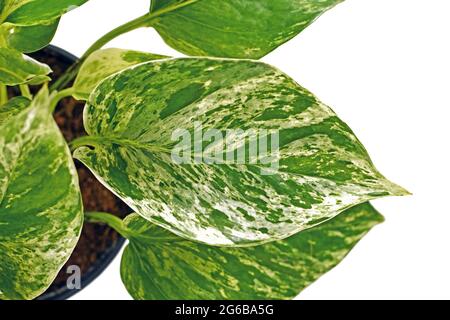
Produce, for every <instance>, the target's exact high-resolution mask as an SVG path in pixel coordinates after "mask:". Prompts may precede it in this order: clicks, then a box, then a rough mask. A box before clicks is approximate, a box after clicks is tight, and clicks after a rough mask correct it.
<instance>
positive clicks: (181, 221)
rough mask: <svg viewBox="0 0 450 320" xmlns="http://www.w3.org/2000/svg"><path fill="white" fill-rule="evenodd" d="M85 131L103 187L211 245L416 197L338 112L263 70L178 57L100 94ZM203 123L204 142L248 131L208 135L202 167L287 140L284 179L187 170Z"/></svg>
mask: <svg viewBox="0 0 450 320" xmlns="http://www.w3.org/2000/svg"><path fill="white" fill-rule="evenodd" d="M84 122H85V128H86V130H87V132H88V134H89V135H90V137H88V138H86V139H85V140H84V143H85V144H86V145H90V146H91V147H87V146H81V147H80V148H78V149H77V150H76V151H75V153H74V156H75V157H76V158H77V159H79V160H81V161H82V162H83V163H84V164H86V165H87V166H88V167H89V168H90V169H91V170H92V171H93V172H94V174H95V175H96V176H97V177H98V178H99V180H100V181H101V182H102V183H103V184H104V185H106V186H107V187H108V188H109V189H111V190H113V191H114V192H115V193H116V194H117V195H118V196H119V197H120V198H122V199H123V200H124V201H125V202H126V203H127V204H128V205H129V206H130V207H131V208H133V209H134V211H135V212H136V213H138V214H140V215H141V216H142V217H144V218H146V219H148V220H149V221H151V222H154V223H156V224H157V225H159V226H162V227H164V228H166V229H168V230H169V231H172V232H173V233H175V234H177V235H179V236H181V237H184V238H187V239H191V240H196V241H200V242H204V243H208V244H212V245H225V246H231V245H233V246H244V245H253V244H258V243H265V242H269V241H273V240H280V239H284V238H286V237H289V236H291V235H294V234H296V233H298V232H300V231H302V230H305V229H308V228H311V227H313V226H316V225H318V224H320V223H322V222H324V221H325V220H328V219H331V218H333V217H335V216H336V215H338V214H339V213H341V212H343V211H344V210H346V209H348V208H350V207H352V206H354V205H357V204H360V203H363V202H366V201H368V200H371V199H375V198H379V197H382V196H389V195H404V194H407V192H406V191H405V190H404V189H402V188H401V187H399V186H397V185H395V184H393V183H391V182H389V181H388V180H386V179H385V178H384V177H383V176H382V175H381V174H380V173H379V172H378V171H377V170H376V169H375V167H374V166H373V164H372V162H371V160H370V158H369V156H368V154H367V152H366V150H365V149H364V147H363V146H362V145H361V143H360V142H359V141H358V139H357V138H356V137H355V135H354V134H353V132H352V131H351V130H350V129H349V127H348V126H347V125H346V124H345V123H343V122H342V121H341V120H340V119H339V118H338V117H337V116H336V114H335V113H334V112H333V111H332V110H331V109H330V108H328V107H327V106H325V105H324V104H322V103H321V102H320V101H318V100H317V99H316V98H315V97H314V95H312V94H311V93H310V92H308V91H307V90H305V89H304V88H302V87H301V86H299V85H298V84H297V83H296V82H295V81H293V80H292V79H291V78H289V77H288V76H286V75H285V74H283V73H282V72H280V71H279V70H277V69H275V68H273V67H271V66H269V65H267V64H264V63H260V62H256V61H248V60H228V59H209V58H180V59H167V60H159V61H155V62H148V63H144V64H140V65H138V66H135V67H131V68H129V69H126V70H124V71H122V72H119V73H117V74H115V75H113V76H111V77H109V78H108V79H106V80H105V81H103V82H102V83H100V84H99V85H98V86H97V88H96V89H95V90H94V92H93V93H92V95H91V96H90V99H89V101H88V103H87V106H86V108H85V114H84ZM195 122H198V123H201V125H202V126H203V129H204V132H206V131H207V130H210V129H211V130H212V129H215V130H218V131H219V132H221V133H222V132H223V133H226V132H228V131H229V130H234V131H233V132H239V130H242V133H235V134H232V135H224V138H223V139H222V140H220V139H211V137H210V139H211V140H210V141H209V142H205V143H204V144H203V145H202V146H201V147H203V151H204V152H203V154H196V149H195V148H196V146H195V145H196V144H195V143H192V144H191V145H190V147H189V150H188V151H192V152H193V153H192V154H194V155H195V157H196V158H197V157H200V159H202V157H203V156H204V155H205V153H206V154H208V152H209V151H211V150H213V149H215V150H220V148H219V147H224V146H226V147H227V148H228V149H226V150H227V151H231V152H236V151H237V150H239V149H241V148H242V147H245V146H246V144H247V141H248V140H247V138H246V135H245V134H246V132H247V131H248V130H268V131H277V132H278V133H279V152H276V153H275V157H276V160H277V161H278V162H279V168H278V171H275V172H272V174H269V175H264V174H262V169H263V168H265V165H264V164H261V163H259V162H258V163H257V164H252V163H250V162H245V163H233V162H231V163H230V162H226V161H225V162H224V163H209V162H207V161H206V160H207V158H208V157H206V158H203V159H202V160H204V161H200V163H196V162H191V163H181V164H178V163H177V162H176V161H174V159H173V154H172V153H173V150H174V146H177V145H178V144H179V142H180V141H179V138H177V139H178V140H177V139H174V137H173V134H174V132H176V131H177V129H185V130H187V131H188V133H191V134H190V135H189V137H188V139H186V140H187V141H189V142H190V141H191V139H192V137H194V136H195V132H193V131H194V127H193V123H195ZM227 130H228V131H227ZM184 138H185V137H183V139H184ZM223 149H224V148H223ZM224 150H225V149H224ZM205 159H206V160H205Z"/></svg>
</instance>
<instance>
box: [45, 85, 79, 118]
mask: <svg viewBox="0 0 450 320" xmlns="http://www.w3.org/2000/svg"><path fill="white" fill-rule="evenodd" d="M74 92H75V89H74V88H68V89H64V90H61V91H59V92H58V93H57V94H56V95H55V96H54V97H53V98H52V101H51V102H50V107H49V108H50V112H53V111H55V109H56V107H57V105H58V103H59V101H60V100H61V99H63V98H67V97H70V96H71V95H72V94H73V93H74Z"/></svg>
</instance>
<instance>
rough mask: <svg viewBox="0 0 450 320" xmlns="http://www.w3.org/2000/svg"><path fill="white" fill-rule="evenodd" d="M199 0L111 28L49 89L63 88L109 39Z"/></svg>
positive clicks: (147, 14) (192, 0)
mask: <svg viewBox="0 0 450 320" xmlns="http://www.w3.org/2000/svg"><path fill="white" fill-rule="evenodd" d="M197 1H199V0H187V1H184V2H181V3H177V4H174V5H171V6H168V7H166V8H163V9H161V10H158V11H155V12H150V13H146V14H144V15H143V16H140V17H138V18H136V19H133V20H131V21H129V22H127V23H125V24H123V25H121V26H119V27H117V28H115V29H114V30H111V31H110V32H108V33H107V34H105V35H104V36H102V37H101V38H100V39H98V40H97V41H96V42H94V43H93V44H92V45H91V46H90V47H89V48H88V49H87V50H86V52H85V53H84V54H83V56H82V57H81V58H80V59H79V60H78V61H77V62H75V63H74V64H73V65H72V66H71V67H70V68H69V69H67V71H66V72H65V73H64V75H62V76H61V77H60V78H59V79H58V80H57V81H56V82H55V83H54V84H53V85H52V86H51V88H50V89H51V90H61V89H62V88H65V87H66V86H67V85H68V84H69V83H70V82H71V81H72V80H73V79H75V77H76V76H77V74H78V71H79V70H80V68H81V65H82V64H83V62H84V61H85V60H86V59H87V58H88V57H89V56H90V55H91V54H92V53H93V52H95V51H97V50H99V49H101V48H103V46H104V45H106V44H107V43H108V42H110V41H111V40H113V39H115V38H117V37H118V36H121V35H123V34H125V33H128V32H130V31H133V30H136V29H139V28H143V27H151V26H152V22H153V20H155V19H156V18H158V17H160V16H162V15H164V14H166V13H169V12H171V11H175V10H177V9H180V8H183V7H186V6H188V5H191V4H193V3H195V2H197Z"/></svg>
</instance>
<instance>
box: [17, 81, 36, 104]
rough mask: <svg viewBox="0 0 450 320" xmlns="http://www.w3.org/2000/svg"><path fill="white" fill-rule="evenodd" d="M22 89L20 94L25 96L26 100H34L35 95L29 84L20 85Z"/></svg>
mask: <svg viewBox="0 0 450 320" xmlns="http://www.w3.org/2000/svg"><path fill="white" fill-rule="evenodd" d="M19 88H20V93H21V94H22V96H24V97H25V98H28V99H30V100H31V99H33V95H32V94H31V92H30V87H28V85H27V84H20V85H19Z"/></svg>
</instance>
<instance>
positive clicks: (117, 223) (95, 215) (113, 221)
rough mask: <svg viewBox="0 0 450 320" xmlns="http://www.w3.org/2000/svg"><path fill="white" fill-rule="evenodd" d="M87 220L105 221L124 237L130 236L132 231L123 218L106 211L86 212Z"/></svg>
mask: <svg viewBox="0 0 450 320" xmlns="http://www.w3.org/2000/svg"><path fill="white" fill-rule="evenodd" d="M84 216H85V218H86V221H87V222H97V223H104V224H107V225H108V226H110V227H111V228H113V229H114V230H116V231H117V232H118V233H119V234H120V235H121V236H122V237H124V238H129V236H130V232H129V231H128V229H127V227H125V226H124V224H123V220H122V219H120V218H118V217H116V216H114V215H112V214H110V213H106V212H86V213H85V214H84Z"/></svg>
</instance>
